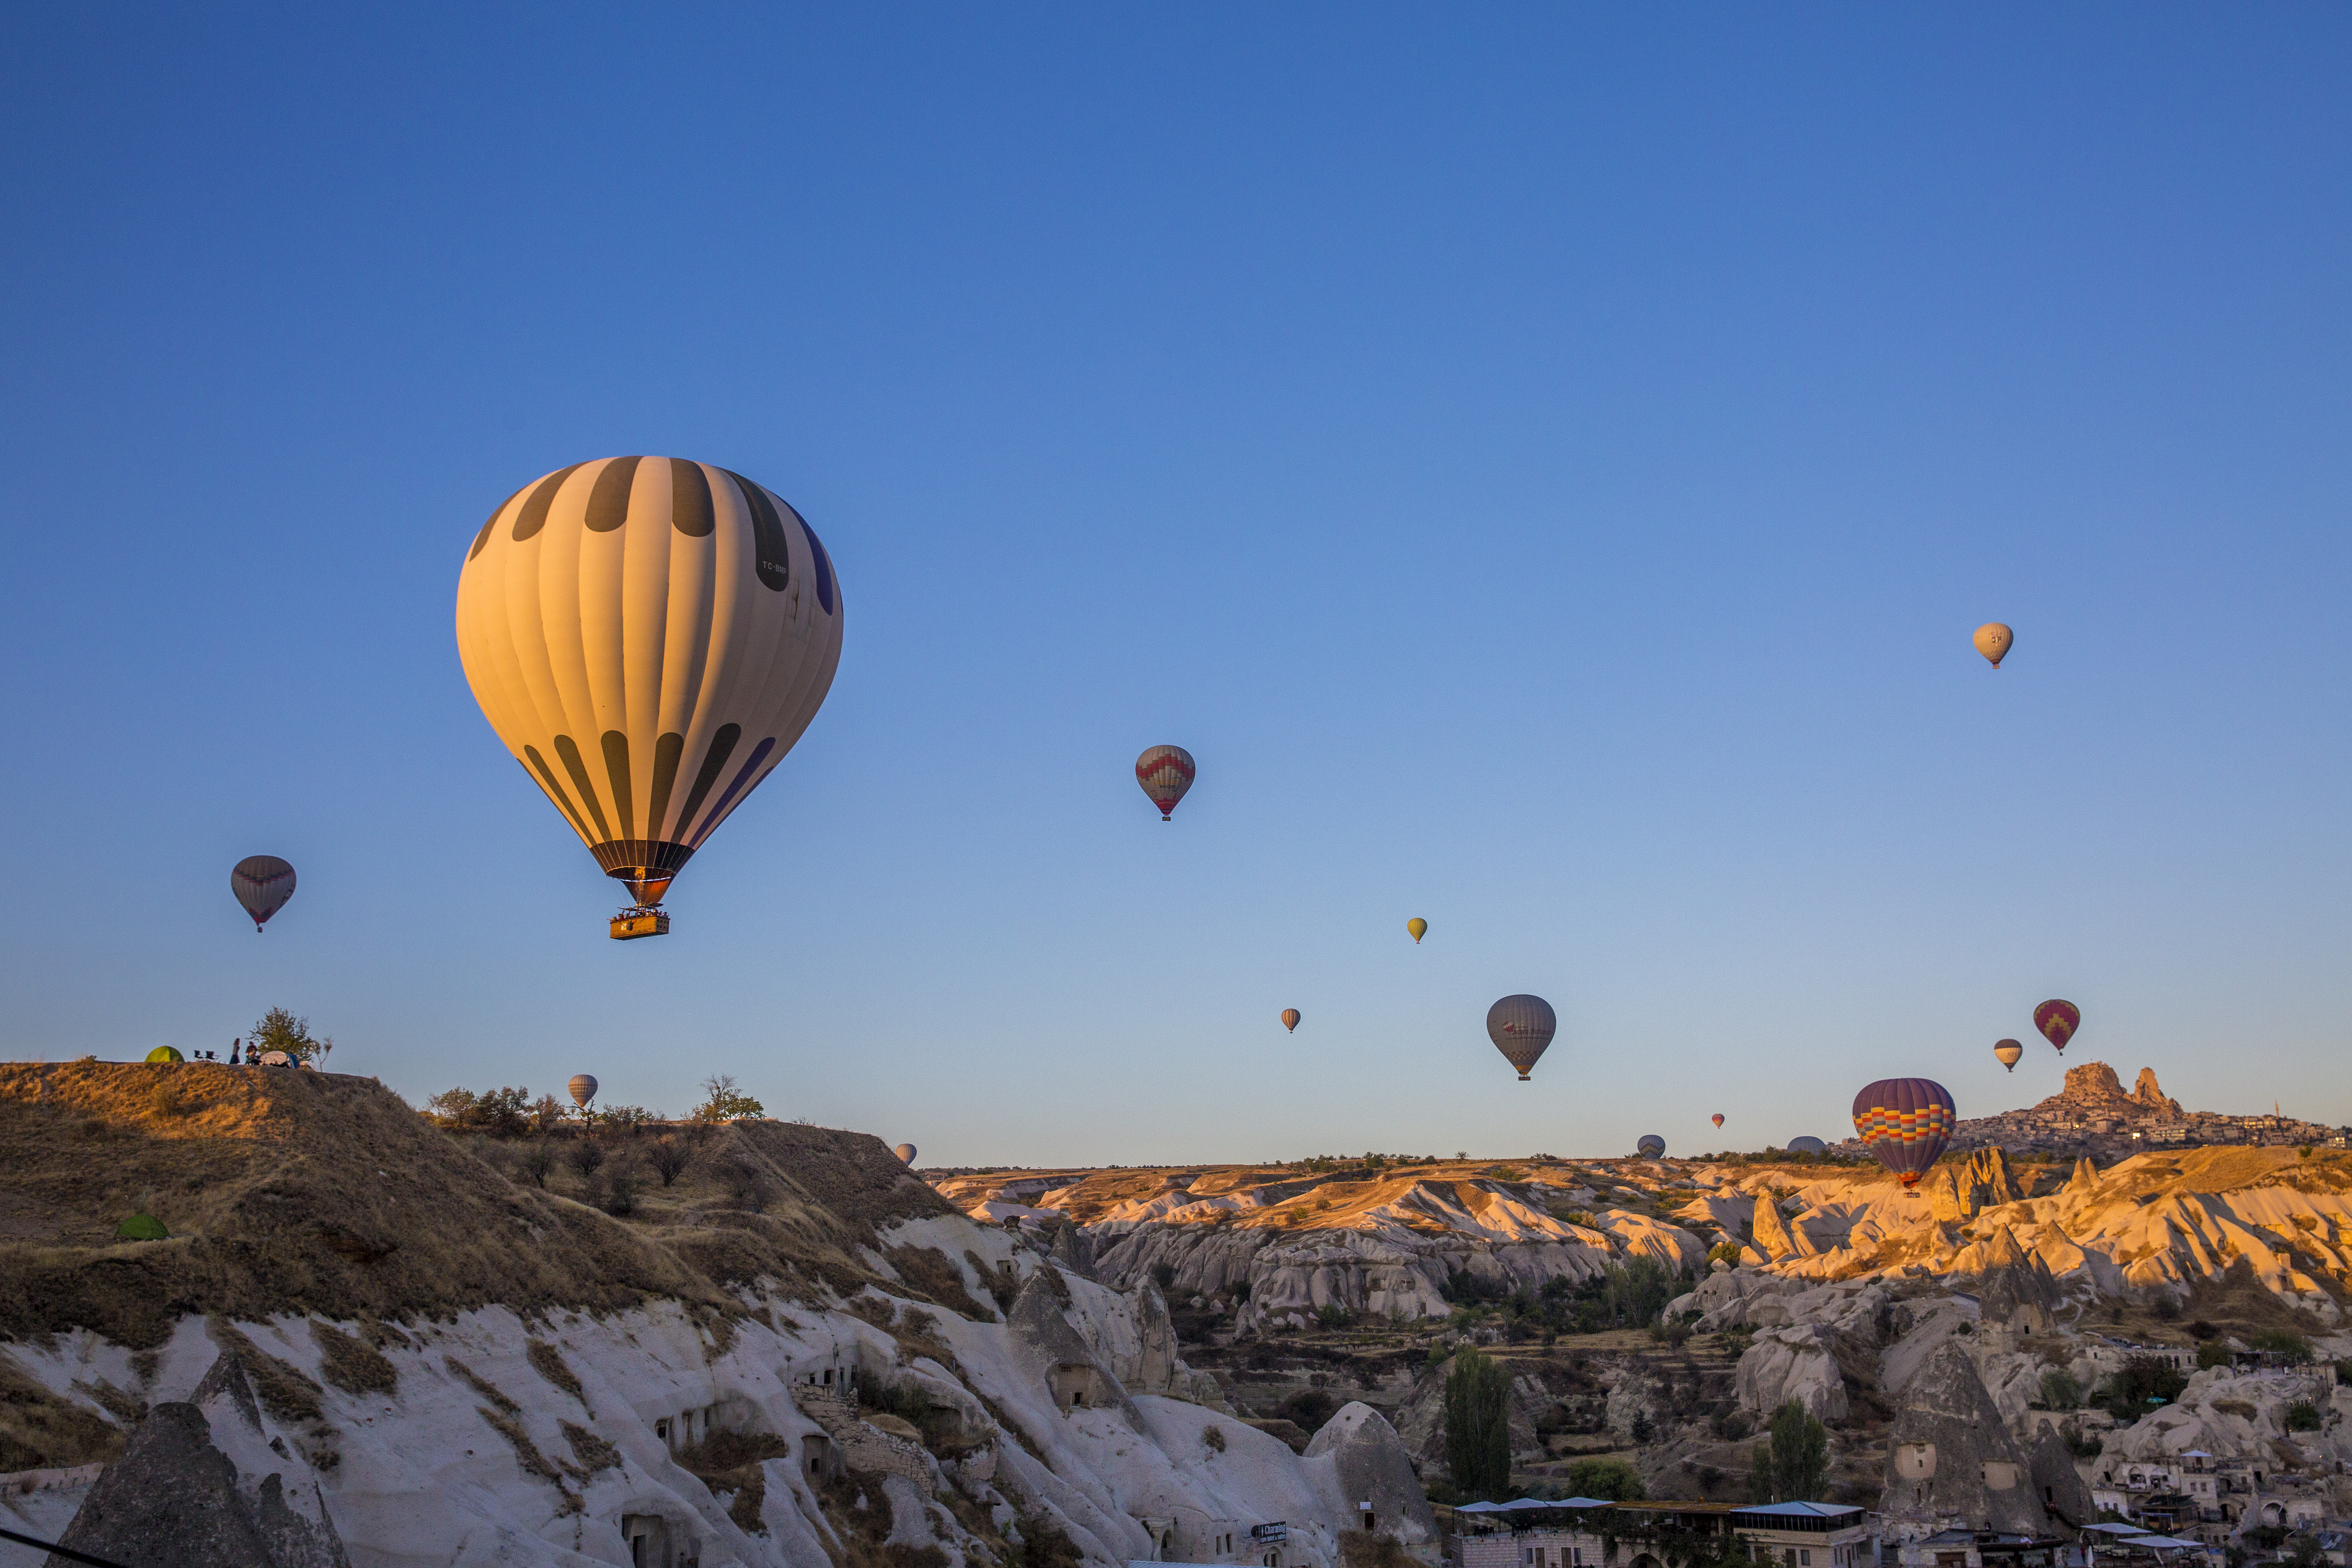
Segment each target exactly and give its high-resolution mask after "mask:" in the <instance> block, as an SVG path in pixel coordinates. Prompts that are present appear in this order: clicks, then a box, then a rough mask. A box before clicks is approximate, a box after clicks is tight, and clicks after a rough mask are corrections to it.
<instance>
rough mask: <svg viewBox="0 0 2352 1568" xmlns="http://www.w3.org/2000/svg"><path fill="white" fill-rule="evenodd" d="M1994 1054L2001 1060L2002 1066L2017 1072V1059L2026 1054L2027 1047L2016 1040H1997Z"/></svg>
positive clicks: (1993, 1050) (1993, 1047)
mask: <svg viewBox="0 0 2352 1568" xmlns="http://www.w3.org/2000/svg"><path fill="white" fill-rule="evenodd" d="M1992 1054H1993V1055H1994V1056H1995V1057H1996V1058H1999V1059H2000V1065H2001V1066H2003V1067H2005V1068H2008V1069H2009V1070H2010V1071H2011V1072H2015V1071H2016V1070H2017V1058H2020V1057H2021V1056H2023V1055H2024V1054H2025V1047H2023V1046H2021V1045H2019V1044H2018V1043H2017V1042H2016V1041H2015V1040H1995V1041H1994V1042H1993V1043H1992Z"/></svg>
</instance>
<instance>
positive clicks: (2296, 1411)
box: [2286, 1399, 2319, 1432]
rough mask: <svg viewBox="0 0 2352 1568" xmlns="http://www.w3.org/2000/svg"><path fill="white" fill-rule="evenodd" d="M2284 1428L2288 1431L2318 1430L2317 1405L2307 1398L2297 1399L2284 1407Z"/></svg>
mask: <svg viewBox="0 0 2352 1568" xmlns="http://www.w3.org/2000/svg"><path fill="white" fill-rule="evenodd" d="M2286 1429H2287V1430H2288V1431H2290V1432H2316V1431H2318V1430H2319V1406H2318V1405H2314V1404H2313V1403H2312V1402H2311V1401H2310V1400H2308V1399H2298V1400H2296V1401H2295V1402H2294V1404H2293V1405H2288V1406H2287V1407H2286Z"/></svg>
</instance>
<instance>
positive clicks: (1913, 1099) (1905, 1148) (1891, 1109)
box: [1853, 1078, 1959, 1187]
mask: <svg viewBox="0 0 2352 1568" xmlns="http://www.w3.org/2000/svg"><path fill="white" fill-rule="evenodd" d="M1958 1124H1959V1113H1958V1111H1956V1110H1953V1109H1952V1094H1951V1090H1949V1089H1946V1088H1945V1087H1944V1086H1943V1085H1942V1084H1940V1083H1937V1082H1935V1081H1934V1080H1933V1079H1924V1078H1885V1079H1879V1080H1878V1081H1877V1082H1876V1083H1874V1084H1872V1085H1871V1086H1870V1087H1869V1088H1867V1089H1864V1090H1863V1091H1862V1092H1861V1093H1860V1094H1857V1095H1855V1096H1854V1097H1853V1130H1854V1131H1856V1132H1858V1133H1860V1134H1861V1135H1862V1141H1863V1142H1864V1143H1867V1144H1868V1145H1870V1152H1872V1153H1874V1154H1875V1155H1877V1156H1878V1163H1880V1164H1882V1165H1885V1167H1886V1168H1887V1169H1888V1170H1890V1171H1892V1172H1894V1173H1895V1174H1896V1175H1897V1176H1899V1177H1901V1178H1902V1180H1903V1184H1904V1185H1905V1186H1906V1187H1915V1186H1917V1185H1918V1184H1919V1178H1920V1177H1921V1176H1922V1175H1923V1174H1925V1173H1926V1172H1927V1167H1928V1166H1930V1165H1932V1164H1934V1163H1936V1156H1937V1155H1938V1154H1940V1153H1942V1152H1944V1144H1945V1142H1947V1141H1948V1139H1949V1138H1950V1137H1951V1135H1952V1129H1953V1128H1954V1127H1956V1126H1958Z"/></svg>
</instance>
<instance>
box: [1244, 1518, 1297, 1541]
mask: <svg viewBox="0 0 2352 1568" xmlns="http://www.w3.org/2000/svg"><path fill="white" fill-rule="evenodd" d="M1250 1539H1251V1540H1252V1541H1287V1540H1289V1539H1290V1521H1288V1520H1286V1519H1277V1520H1276V1521H1274V1522H1273V1523H1272V1524H1253V1525H1251V1526H1250Z"/></svg>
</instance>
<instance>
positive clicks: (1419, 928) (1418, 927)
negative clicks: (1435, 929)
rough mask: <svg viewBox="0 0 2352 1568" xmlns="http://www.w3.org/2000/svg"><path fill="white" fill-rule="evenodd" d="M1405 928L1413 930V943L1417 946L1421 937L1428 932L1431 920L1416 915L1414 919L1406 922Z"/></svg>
mask: <svg viewBox="0 0 2352 1568" xmlns="http://www.w3.org/2000/svg"><path fill="white" fill-rule="evenodd" d="M1404 929H1405V930H1407V931H1411V932H1412V940H1413V944H1414V945H1415V946H1419V945H1420V943H1421V939H1422V938H1423V936H1424V935H1426V934H1427V933H1428V931H1429V922H1428V921H1425V920H1423V919H1422V918H1421V917H1420V916H1419V915H1415V916H1413V917H1412V919H1411V920H1409V921H1405V922H1404Z"/></svg>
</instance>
